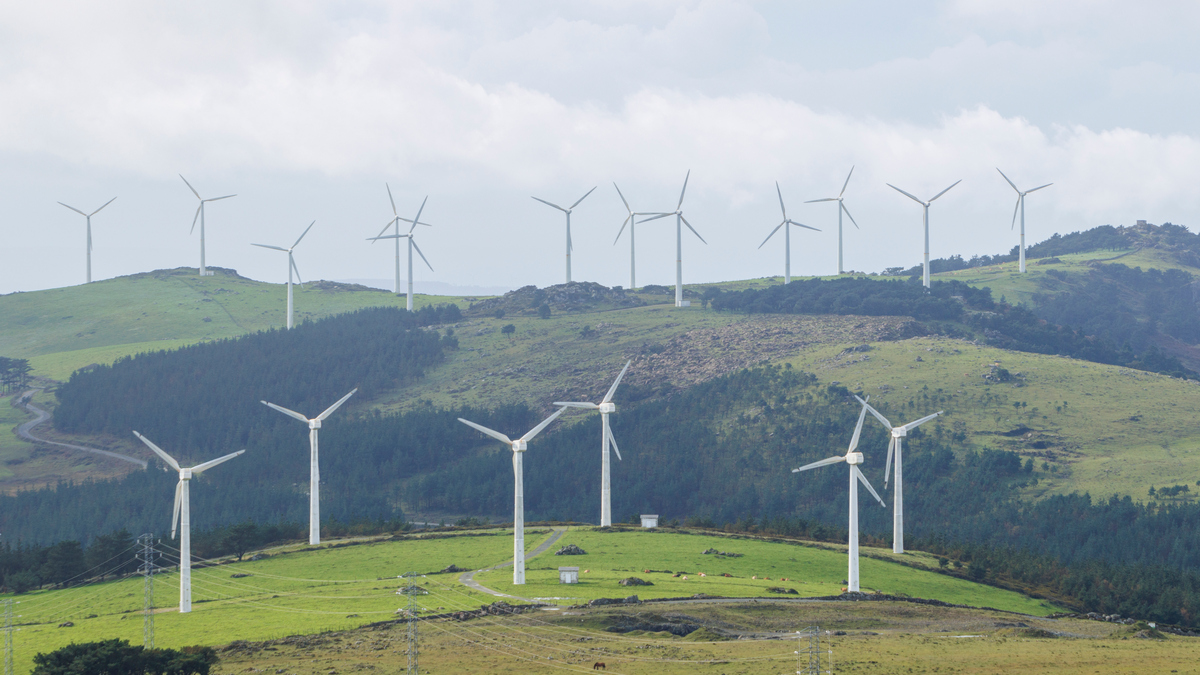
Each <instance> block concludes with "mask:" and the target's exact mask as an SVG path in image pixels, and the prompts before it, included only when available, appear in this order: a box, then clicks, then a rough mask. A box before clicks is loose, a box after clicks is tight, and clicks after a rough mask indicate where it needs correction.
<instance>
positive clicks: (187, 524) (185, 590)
mask: <svg viewBox="0 0 1200 675" xmlns="http://www.w3.org/2000/svg"><path fill="white" fill-rule="evenodd" d="M133 435H134V436H137V437H138V438H139V439H141V441H142V442H143V443H145V444H146V445H147V446H149V447H150V449H151V450H153V451H154V454H156V455H158V456H159V457H162V459H163V461H164V462H166V463H167V465H168V466H170V467H171V468H172V469H175V470H176V471H178V472H179V482H178V483H177V484H176V485H175V511H174V513H173V514H172V515H171V538H172V539H174V538H175V526H176V525H179V611H180V613H186V612H190V611H192V510H191V506H190V501H191V500H190V498H189V495H190V492H189V490H188V484H189V483H191V482H192V478H193V477H194V476H198V475H200V473H202V472H204V471H207V470H208V469H211V468H213V467H214V466H216V465H218V464H220V463H222V462H227V461H229V460H231V459H233V458H234V457H237V456H238V455H240V454H242V453H243V452H246V451H245V450H238V451H237V452H231V453H229V454H228V455H225V456H224V457H218V458H216V459H212V460H209V461H207V462H205V463H203V464H197V465H196V466H193V467H192V468H190V469H185V468H183V467H181V466H179V462H176V461H175V459H174V458H173V457H171V456H170V455H168V454H167V453H166V452H163V449H162V448H160V447H158V446H157V445H155V444H154V443H152V442H151V441H150V439H149V438H146V437H145V436H143V435H141V434H139V433H138V432H136V431H135V432H133Z"/></svg>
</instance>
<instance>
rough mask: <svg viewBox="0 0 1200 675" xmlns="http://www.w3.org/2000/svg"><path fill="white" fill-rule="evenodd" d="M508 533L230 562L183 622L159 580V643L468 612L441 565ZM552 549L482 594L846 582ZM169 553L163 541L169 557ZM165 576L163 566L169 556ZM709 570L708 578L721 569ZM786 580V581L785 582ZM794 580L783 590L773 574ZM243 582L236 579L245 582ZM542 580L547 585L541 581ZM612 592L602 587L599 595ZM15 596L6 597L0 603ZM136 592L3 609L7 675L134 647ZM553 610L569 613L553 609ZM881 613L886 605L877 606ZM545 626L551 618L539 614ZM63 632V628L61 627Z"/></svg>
mask: <svg viewBox="0 0 1200 675" xmlns="http://www.w3.org/2000/svg"><path fill="white" fill-rule="evenodd" d="M548 535H549V531H548V530H544V529H543V530H537V529H536V528H531V529H530V530H529V531H528V532H527V536H526V541H527V543H528V546H529V549H532V548H534V547H535V546H536V545H537V544H539V543H540V542H541V541H543V540H545V539H546V537H547V536H548ZM511 536H512V535H511V532H510V531H503V530H491V531H480V532H476V533H473V534H469V533H468V534H460V535H453V536H449V537H443V538H428V539H419V538H416V537H414V538H408V539H405V540H402V541H387V540H382V541H371V542H367V543H359V544H357V545H348V546H322V547H321V548H319V549H317V550H312V549H309V547H306V546H288V547H283V548H280V549H273V550H270V551H268V552H267V553H268V554H269V555H267V557H265V558H264V559H262V560H257V561H249V560H248V561H245V562H240V563H238V562H227V563H225V564H219V565H215V566H210V567H203V568H196V569H194V570H193V602H194V608H193V611H192V612H191V613H190V614H186V615H183V614H179V613H178V612H174V611H171V610H170V608H171V607H173V606H177V599H178V575H177V574H176V573H174V572H164V573H162V574H159V575H156V576H155V579H154V586H155V590H154V592H155V598H156V603H155V604H156V606H157V607H163V608H166V609H163V610H160V611H159V612H158V613H157V614H156V616H155V631H156V640H155V641H156V644H157V645H159V646H166V647H180V646H184V645H189V644H206V645H222V644H226V643H229V642H232V641H234V640H271V639H278V638H283V637H286V636H290V635H307V634H314V633H320V632H324V631H331V630H349V629H352V628H355V627H358V626H363V625H365V624H369V623H374V622H380V621H388V620H391V619H394V618H395V617H396V612H397V610H398V609H399V608H400V607H402V606H404V604H405V603H406V602H407V598H406V597H404V596H401V595H397V593H396V591H397V589H398V588H399V587H400V586H401V585H402V584H403V583H404V582H403V581H402V580H400V579H398V577H399V576H400V575H401V574H404V573H406V572H417V573H419V574H423V575H425V576H423V577H421V578H420V579H419V584H420V586H421V588H422V589H424V591H426V592H427V594H422V595H420V596H418V602H419V604H420V606H421V607H422V611H423V612H425V613H438V612H446V611H458V610H466V609H476V608H478V607H479V606H480V605H483V604H489V603H491V602H493V601H494V600H495V598H494V597H492V596H487V595H483V594H480V593H477V592H474V591H471V590H470V589H468V588H467V587H465V586H462V585H461V584H459V583H458V576H459V575H458V574H437V571H438V570H440V569H442V568H444V567H447V566H449V565H451V564H454V565H457V566H459V567H460V568H468V569H478V568H482V567H486V566H490V565H493V564H495V563H498V562H502V561H504V560H506V559H508V558H509V557H510V556H511V550H512V549H511V546H512V539H511ZM560 541H562V542H572V543H577V544H578V545H580V546H582V547H584V548H585V549H586V550H587V551H588V555H586V556H575V557H556V556H554V555H551V553H550V552H547V553H545V554H543V555H542V556H540V557H537V558H532V559H531V560H530V572H529V576H530V583H529V584H527V585H526V586H524V587H521V588H520V589H513V588H512V587H511V584H506V583H505V582H504V577H505V576H508V578H509V579H511V576H510V575H511V571H509V570H499V571H496V572H490V573H484V574H482V575H478V576H477V580H480V581H481V582H483V583H484V584H485V585H486V586H489V587H494V588H496V590H499V591H502V592H510V591H513V590H519V593H518V594H519V595H525V596H528V595H531V594H535V593H538V594H540V593H545V594H547V595H560V596H561V595H567V593H566V592H564V591H563V590H562V589H566V588H569V589H570V594H571V595H578V596H581V597H624V596H626V595H630V594H632V593H637V594H639V595H640V596H641V597H643V598H649V597H664V596H690V595H693V594H696V593H710V594H714V595H716V594H720V595H735V596H739V595H740V596H747V597H755V596H759V597H764V598H765V597H775V598H778V597H781V596H778V595H772V594H770V593H768V592H767V591H766V590H765V588H766V587H767V586H771V585H778V586H785V587H795V588H797V589H798V590H799V592H800V594H801V595H804V596H816V595H830V594H834V595H836V594H837V593H839V592H840V585H839V582H840V581H841V579H842V578H843V575H844V573H845V564H846V563H845V560H846V559H845V554H844V553H843V552H839V551H836V550H829V549H826V548H821V547H809V546H801V545H796V544H793V543H771V542H765V541H757V540H750V539H730V538H726V537H721V536H701V535H690V534H684V535H675V534H668V533H665V532H664V533H654V534H650V533H643V532H637V531H634V532H618V533H611V532H604V533H602V532H595V531H591V530H589V529H584V530H572V531H570V532H568V533H567V535H566V538H565V539H562V540H560ZM173 543H174V542H171V541H166V542H163V549H164V550H166V551H168V553H169V552H170V550H171V549H170V546H171V544H173ZM709 546H714V547H719V548H720V549H721V550H727V551H734V552H739V553H743V554H744V557H741V558H731V559H725V560H715V559H714V558H713V556H702V555H700V551H702V550H704V549H705V548H707V547H709ZM164 561H165V562H164V564H167V563H169V562H170V557H169V555H168V556H167V557H165V558H164ZM559 564H572V565H574V564H579V565H580V566H582V567H586V568H588V569H592V570H593V571H592V572H591V573H589V574H587V575H582V576H583V583H581V584H579V585H577V586H570V587H567V586H560V585H558V584H557V583H556V582H557V572H556V571H553V569H554V568H556V567H557V566H558V565H559ZM642 565H645V566H654V567H656V568H658V569H685V568H687V571H692V570H693V569H696V570H702V569H703V568H704V567H709V568H710V569H711V570H712V574H714V575H715V574H716V573H718V572H719V571H729V572H730V573H731V574H735V575H736V576H737V578H735V579H724V578H722V579H721V580H718V579H716V578H713V577H706V578H703V579H701V578H699V577H696V576H694V575H689V579H688V580H687V581H684V580H682V578H679V579H672V578H671V577H670V575H665V574H644V573H641V572H640V570H638V571H637V573H638V575H639V576H643V577H647V578H650V579H651V580H653V581H654V584H655V585H654V586H651V587H639V588H637V589H633V590H632V591H630V590H629V589H626V588H624V587H621V586H619V585H617V584H616V581H617V580H618V579H619V578H623V577H624V576H629V574H630V570H633V569H634V568H638V567H641V566H642ZM718 568H719V570H718ZM790 570H795V571H794V572H793V571H790ZM757 573H761V574H762V575H764V576H771V577H773V579H774V580H773V581H770V582H768V581H765V580H763V581H760V582H756V581H754V580H751V579H747V578H746V577H747V576H750V575H752V574H757ZM791 574H796V575H799V576H797V577H795V579H796V581H793V582H782V581H779V580H778V577H777V575H791ZM234 575H238V576H236V577H235V576H234ZM242 575H245V576H242ZM862 575H863V580H864V586H867V587H875V586H876V585H878V586H880V587H881V590H885V591H888V592H908V593H911V594H913V595H919V596H921V597H932V598H937V599H942V600H945V601H948V602H955V603H962V602H966V603H969V604H977V605H992V606H996V607H997V608H1000V609H1010V610H1013V611H1022V612H1028V613H1031V614H1036V615H1044V614H1047V613H1048V612H1050V611H1052V608H1050V607H1048V606H1047V605H1045V604H1043V603H1042V601H1037V600H1032V599H1028V598H1024V597H1022V596H1020V595H1019V594H1017V593H1013V592H1010V591H1003V590H999V589H996V588H992V587H990V586H982V585H976V584H971V583H968V582H964V581H961V580H959V579H954V578H950V577H947V576H944V575H938V574H934V573H931V572H927V571H923V570H919V569H911V568H908V567H902V566H900V565H895V564H890V563H887V562H882V561H878V560H863V572H862ZM551 578H552V579H553V583H552V582H550V581H549V579H551ZM610 582H611V583H610ZM6 597H12V596H6ZM142 599H143V584H142V580H141V578H132V579H126V580H122V581H110V582H106V583H97V584H90V585H86V586H80V587H74V588H68V589H64V590H47V591H38V592H33V593H27V594H24V595H21V596H17V597H15V600H16V601H18V602H19V604H18V605H16V609H15V610H14V611H15V613H16V614H18V615H20V618H19V619H18V620H17V623H18V624H19V627H20V631H19V632H18V633H17V635H16V637H15V638H14V639H15V653H16V657H17V659H16V660H17V664H18V672H24V670H23V669H28V667H29V664H30V662H31V659H32V656H33V654H34V653H37V652H42V651H48V650H52V649H55V648H57V647H59V646H62V645H64V644H67V643H69V642H85V641H92V640H99V639H108V638H114V637H116V638H122V639H128V640H130V641H131V642H133V643H135V644H140V642H141V636H142V623H143V617H142V615H141V609H142ZM561 604H569V602H565V601H564V602H563V603H561ZM880 604H884V603H880ZM548 616H549V615H548ZM66 622H71V623H72V624H73V625H72V626H69V627H60V625H61V624H64V623H66Z"/></svg>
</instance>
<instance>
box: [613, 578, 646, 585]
mask: <svg viewBox="0 0 1200 675" xmlns="http://www.w3.org/2000/svg"><path fill="white" fill-rule="evenodd" d="M617 583H619V584H621V585H622V586H653V585H654V583H653V582H650V581H646V580H645V579H639V578H637V577H629V578H628V579H622V580H620V581H619V582H617Z"/></svg>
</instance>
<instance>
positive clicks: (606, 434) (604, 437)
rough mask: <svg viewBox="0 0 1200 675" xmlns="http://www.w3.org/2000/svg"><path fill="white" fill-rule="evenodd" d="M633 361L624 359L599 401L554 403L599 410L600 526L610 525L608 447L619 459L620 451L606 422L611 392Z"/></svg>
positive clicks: (612, 409) (610, 410)
mask: <svg viewBox="0 0 1200 675" xmlns="http://www.w3.org/2000/svg"><path fill="white" fill-rule="evenodd" d="M631 363H633V361H626V362H625V367H624V368H622V369H621V374H620V375H617V379H616V381H614V382H613V383H612V386H611V387H609V388H608V393H607V394H605V395H604V398H603V399H602V400H601V401H600V402H599V403H587V402H572V403H555V404H554V405H559V406H563V407H564V408H583V409H585V410H599V411H600V457H601V459H600V527H610V526H611V525H612V483H611V482H610V481H609V471H608V468H609V462H608V448H609V446H612V449H613V452H615V453H617V459H618V460H619V459H621V451H620V450H619V449H617V439H615V438H613V433H612V427H610V426H609V424H608V416H609V415H611V414H613V413H615V412H616V411H617V406H616V404H614V403H613V402H612V397H613V394H615V393H617V385H619V384H621V378H623V377H625V371H627V370H629V364H631Z"/></svg>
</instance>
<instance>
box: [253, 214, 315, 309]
mask: <svg viewBox="0 0 1200 675" xmlns="http://www.w3.org/2000/svg"><path fill="white" fill-rule="evenodd" d="M316 224H317V221H315V220H314V221H312V222H311V223H309V224H308V227H306V228H304V233H303V234H301V235H300V239H303V238H304V235H305V234H308V231H309V230H311V229H312V226H313V225H316ZM300 239H297V240H296V243H295V244H292V247H291V248H284V247H282V246H269V245H267V244H251V246H260V247H262V248H270V249H274V250H276V251H283V252H284V253H286V254H288V288H287V293H288V298H287V327H288V330H291V329H292V270H296V282H297V283H301V284H302V283H304V282H303V281H300V268H299V267H296V261H295V259H293V258H292V251H293V250H295V248H296V246H297V245H298V244H299V243H300Z"/></svg>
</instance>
